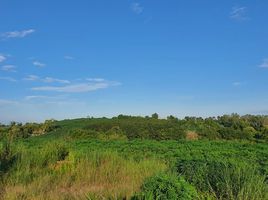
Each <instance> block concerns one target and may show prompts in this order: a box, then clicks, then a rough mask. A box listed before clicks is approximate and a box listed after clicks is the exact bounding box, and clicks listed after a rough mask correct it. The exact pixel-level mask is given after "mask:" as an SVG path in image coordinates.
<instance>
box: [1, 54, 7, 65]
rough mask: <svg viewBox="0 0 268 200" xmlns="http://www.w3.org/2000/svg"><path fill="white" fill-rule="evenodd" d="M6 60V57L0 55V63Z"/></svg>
mask: <svg viewBox="0 0 268 200" xmlns="http://www.w3.org/2000/svg"><path fill="white" fill-rule="evenodd" d="M6 59H7V57H6V56H4V55H3V54H0V63H1V62H4V61H5V60H6Z"/></svg>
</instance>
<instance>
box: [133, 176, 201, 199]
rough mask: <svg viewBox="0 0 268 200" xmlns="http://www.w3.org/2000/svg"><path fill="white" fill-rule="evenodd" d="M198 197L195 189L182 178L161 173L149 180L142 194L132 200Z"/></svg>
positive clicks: (142, 188) (143, 186)
mask: <svg viewBox="0 0 268 200" xmlns="http://www.w3.org/2000/svg"><path fill="white" fill-rule="evenodd" d="M196 197H197V192H196V190H195V188H194V187H193V186H191V185H190V184H189V183H187V182H186V181H185V180H184V179H183V178H182V177H179V178H178V177H177V176H176V175H174V174H166V173H161V174H158V175H156V176H153V177H150V178H148V179H147V180H146V181H145V182H144V184H143V185H142V187H141V193H139V194H136V195H135V196H133V197H132V200H169V199H174V200H176V199H180V200H191V199H195V198H196Z"/></svg>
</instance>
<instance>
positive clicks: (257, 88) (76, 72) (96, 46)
mask: <svg viewBox="0 0 268 200" xmlns="http://www.w3.org/2000/svg"><path fill="white" fill-rule="evenodd" d="M267 10H268V1H267V0H255V1H252V0H237V1H234V0H232V1H231V0H224V1H219V0H202V1H196V0H165V1H164V0H154V1H152V0H150V1H149V0H147V1H145V0H137V1H133V0H113V1H111V0H75V1H74V0H68V1H63V0H59V1H52V0H46V1H36V0H24V1H19V0H0V18H1V22H0V122H1V123H8V122H10V121H19V122H26V121H37V122H39V121H43V120H45V119H51V118H53V119H67V118H78V117H87V116H94V117H102V116H106V117H112V116H117V115H119V114H126V115H141V116H145V115H151V114H152V113H154V112H157V113H158V114H159V115H160V117H166V116H167V115H174V116H177V117H179V118H183V117H185V116H201V117H208V116H218V115H222V114H231V113H238V114H241V115H243V114H264V115H265V114H268V91H267V90H268V23H267V21H268V12H267Z"/></svg>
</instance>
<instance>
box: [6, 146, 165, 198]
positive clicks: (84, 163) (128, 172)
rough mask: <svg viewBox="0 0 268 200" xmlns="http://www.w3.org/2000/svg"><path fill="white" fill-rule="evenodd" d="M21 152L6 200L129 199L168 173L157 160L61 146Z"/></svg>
mask: <svg viewBox="0 0 268 200" xmlns="http://www.w3.org/2000/svg"><path fill="white" fill-rule="evenodd" d="M19 151H20V157H19V158H18V160H17V161H16V163H15V164H14V166H13V167H12V169H10V171H9V175H8V177H7V178H6V180H5V193H4V196H3V198H4V199H6V200H13V199H14V200H15V199H16V200H17V199H40V200H41V199H53V200H54V199H55V200H56V199H123V198H129V197H131V196H132V195H133V194H134V193H135V192H137V191H138V190H139V188H140V186H141V185H142V183H143V180H144V179H145V178H146V177H149V176H152V175H154V174H155V173H157V172H159V171H163V170H165V169H166V166H165V164H162V163H161V162H160V161H158V160H154V159H150V160H141V161H135V160H134V159H132V158H128V159H126V158H122V157H121V156H119V155H118V154H117V153H115V152H112V151H106V152H105V151H103V152H94V151H88V152H79V151H69V150H68V147H66V146H65V145H64V144H61V143H53V144H48V145H46V146H44V147H43V148H40V149H35V150H32V149H31V150H29V149H25V148H24V147H20V148H19Z"/></svg>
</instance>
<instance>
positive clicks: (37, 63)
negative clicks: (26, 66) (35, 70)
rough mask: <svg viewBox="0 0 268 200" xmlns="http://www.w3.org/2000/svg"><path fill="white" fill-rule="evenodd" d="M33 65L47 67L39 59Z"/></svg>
mask: <svg viewBox="0 0 268 200" xmlns="http://www.w3.org/2000/svg"><path fill="white" fill-rule="evenodd" d="M33 65H34V66H36V67H45V66H46V64H45V63H41V62H39V61H34V62H33Z"/></svg>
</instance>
